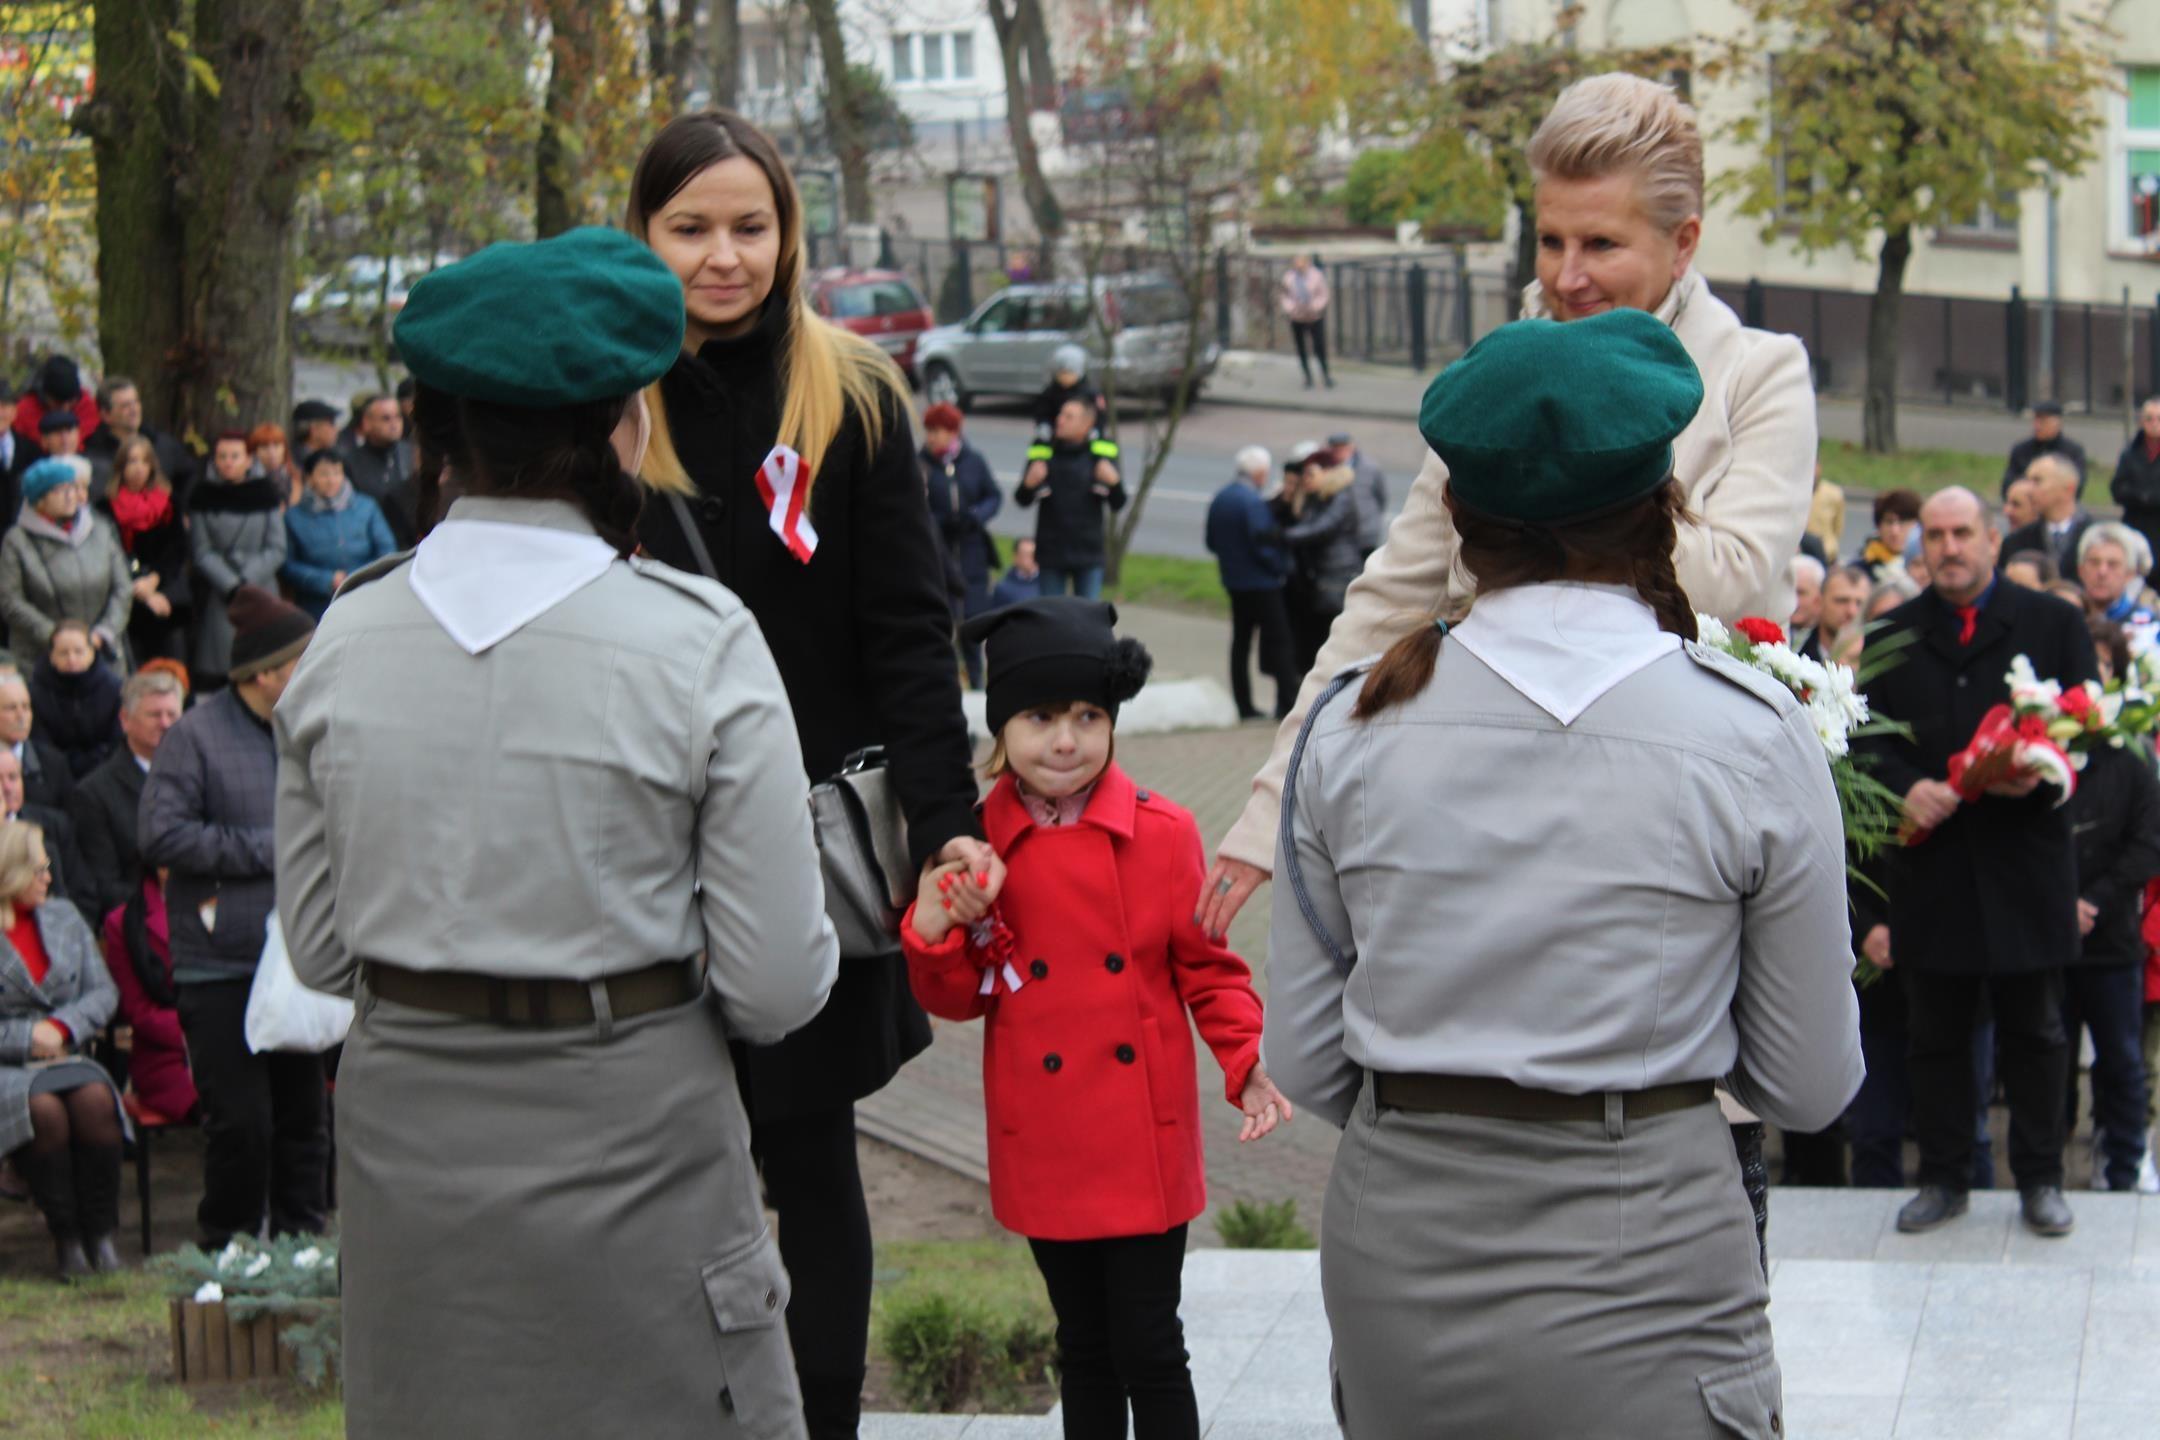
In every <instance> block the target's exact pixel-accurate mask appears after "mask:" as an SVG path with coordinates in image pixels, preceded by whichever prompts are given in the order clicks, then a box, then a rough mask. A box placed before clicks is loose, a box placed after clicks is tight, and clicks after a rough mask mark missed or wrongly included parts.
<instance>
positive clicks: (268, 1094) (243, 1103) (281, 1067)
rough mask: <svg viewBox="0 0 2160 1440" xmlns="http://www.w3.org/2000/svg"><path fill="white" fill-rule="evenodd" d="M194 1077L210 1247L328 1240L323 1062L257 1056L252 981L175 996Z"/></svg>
mask: <svg viewBox="0 0 2160 1440" xmlns="http://www.w3.org/2000/svg"><path fill="white" fill-rule="evenodd" d="M176 999H177V1007H176V1008H177V1009H178V1010H179V1012H180V1029H181V1031H182V1032H183V1033H184V1034H185V1035H186V1036H187V1048H188V1068H189V1069H190V1070H192V1071H193V1072H194V1075H195V1091H196V1093H197V1094H198V1095H200V1096H201V1097H202V1117H203V1131H204V1133H205V1135H206V1137H207V1138H208V1141H209V1144H208V1146H207V1147H206V1149H205V1150H204V1153H203V1198H202V1204H200V1205H199V1206H197V1207H196V1210H195V1220H196V1225H197V1227H198V1228H199V1229H200V1230H201V1231H202V1239H203V1243H204V1245H205V1247H206V1248H207V1247H214V1246H221V1245H223V1244H225V1242H226V1241H228V1240H230V1239H232V1238H233V1236H235V1235H254V1234H257V1233H259V1232H260V1231H261V1229H262V1225H263V1213H264V1210H265V1208H266V1205H267V1209H268V1211H269V1217H270V1233H271V1234H273V1235H297V1234H306V1235H317V1234H320V1233H322V1229H323V1223H324V1220H325V1218H326V1215H327V1212H328V1209H329V1179H328V1177H329V1171H330V1127H329V1122H328V1117H329V1103H328V1092H327V1089H326V1087H325V1086H324V1084H323V1062H322V1057H321V1056H320V1055H284V1054H270V1055H252V1054H249V1053H248V1048H247V1036H246V1032H245V1020H246V1016H247V999H248V982H246V981H245V980H220V981H215V982H212V983H209V984H187V985H180V986H177V987H176Z"/></svg>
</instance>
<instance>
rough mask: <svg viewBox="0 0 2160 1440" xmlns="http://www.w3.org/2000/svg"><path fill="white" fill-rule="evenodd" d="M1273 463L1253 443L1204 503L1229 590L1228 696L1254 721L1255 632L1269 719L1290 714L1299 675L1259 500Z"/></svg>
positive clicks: (1271, 517) (1271, 525)
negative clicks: (1270, 686)
mask: <svg viewBox="0 0 2160 1440" xmlns="http://www.w3.org/2000/svg"><path fill="white" fill-rule="evenodd" d="M1273 467H1274V461H1273V460H1272V459H1271V458H1270V457H1269V455H1268V452H1267V451H1265V450H1263V449H1261V448H1260V447H1259V446H1258V445H1248V446H1246V447H1245V448H1244V449H1243V450H1240V451H1238V454H1237V474H1236V475H1235V476H1233V477H1232V478H1231V481H1230V483H1229V484H1227V485H1225V486H1223V488H1222V489H1220V490H1218V491H1216V492H1215V498H1214V500H1212V501H1210V502H1209V504H1208V512H1207V548H1208V553H1209V554H1211V555H1213V556H1214V557H1215V565H1216V568H1217V569H1218V570H1219V571H1220V572H1221V574H1222V586H1223V589H1225V590H1227V591H1228V592H1229V593H1230V694H1231V696H1232V697H1233V698H1235V699H1236V701H1237V708H1238V718H1239V719H1240V720H1257V719H1259V718H1260V715H1261V712H1260V711H1259V710H1258V709H1256V708H1255V707H1254V705H1253V701H1252V672H1251V670H1250V669H1249V668H1248V662H1249V661H1250V660H1251V658H1252V642H1253V636H1254V635H1256V634H1257V635H1258V636H1259V637H1260V673H1261V674H1263V675H1267V676H1270V677H1272V678H1273V679H1274V681H1275V718H1276V719H1278V720H1280V719H1282V718H1283V716H1285V715H1288V714H1289V713H1290V710H1291V707H1292V706H1293V705H1294V704H1295V703H1296V701H1297V692H1298V683H1299V681H1301V680H1302V679H1303V678H1304V676H1303V674H1302V673H1301V672H1300V671H1299V670H1298V668H1297V655H1296V652H1295V648H1294V647H1293V646H1292V644H1291V640H1290V612H1289V611H1288V610H1286V609H1284V608H1283V582H1284V581H1285V580H1287V579H1289V577H1290V557H1289V556H1288V555H1287V554H1286V553H1284V551H1283V549H1282V547H1281V546H1279V545H1277V544H1276V543H1275V537H1276V533H1277V531H1276V526H1275V513H1274V512H1273V511H1272V510H1270V509H1268V505H1267V501H1265V500H1263V499H1261V498H1260V492H1261V491H1262V490H1263V489H1265V488H1266V486H1267V481H1268V474H1269V472H1270V471H1271V470H1272V469H1273Z"/></svg>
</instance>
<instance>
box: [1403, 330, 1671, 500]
mask: <svg viewBox="0 0 2160 1440" xmlns="http://www.w3.org/2000/svg"><path fill="white" fill-rule="evenodd" d="M1702 397H1703V387H1702V376H1701V375H1700V374H1699V373H1697V371H1696V369H1695V362H1694V361H1693V360H1691V359H1689V358H1688V353H1687V350H1686V348H1685V347H1684V346H1682V345H1681V343H1680V339H1679V337H1678V336H1676V335H1674V334H1673V332H1672V328H1671V327H1670V326H1668V325H1666V324H1664V323H1663V322H1662V321H1660V320H1658V319H1657V318H1656V317H1655V316H1653V315H1649V314H1647V313H1645V312H1643V311H1641V310H1608V311H1606V312H1605V313H1604V314H1602V315H1592V316H1590V317H1589V318H1587V319H1584V320H1573V321H1569V322H1568V323H1566V324H1562V323H1560V322H1559V321H1557V320H1518V321H1516V322H1514V323H1513V324H1511V325H1503V326H1501V327H1500V328H1499V329H1497V330H1495V331H1493V332H1492V333H1491V334H1489V335H1487V336H1486V337H1485V338H1484V339H1482V340H1480V341H1478V343H1477V344H1475V345H1473V346H1471V347H1470V349H1469V351H1468V353H1466V354H1465V355H1464V356H1463V357H1462V358H1461V359H1460V360H1457V361H1456V362H1455V363H1454V364H1452V365H1450V366H1448V367H1447V369H1445V370H1443V371H1441V372H1440V374H1439V375H1438V376H1437V377H1435V378H1434V380H1433V383H1432V385H1431V386H1430V387H1429V388H1427V390H1426V391H1425V404H1424V406H1423V407H1422V408H1421V409H1420V410H1419V411H1418V429H1419V430H1420V431H1421V432H1423V434H1424V436H1425V443H1426V444H1427V445H1430V446H1431V447H1432V449H1433V453H1434V454H1436V455H1438V456H1439V457H1440V458H1441V459H1442V460H1444V461H1445V462H1447V467H1448V489H1449V491H1450V492H1452V493H1453V494H1454V496H1455V498H1456V499H1457V500H1459V501H1461V502H1462V503H1463V504H1464V505H1466V506H1468V507H1469V508H1471V509H1472V510H1475V511H1478V512H1479V513H1480V514H1484V515H1490V516H1493V517H1494V518H1496V519H1501V520H1521V521H1527V522H1533V523H1539V524H1551V523H1556V522H1559V521H1564V520H1571V519H1577V518H1581V517H1587V516H1590V515H1592V514H1595V513H1598V512H1600V511H1605V510H1610V509H1614V508H1616V507H1618V506H1622V505H1625V504H1627V503H1628V502H1629V501H1631V500H1639V499H1641V498H1642V497H1643V496H1645V495H1648V494H1649V493H1650V492H1651V491H1653V490H1655V489H1657V487H1658V486H1660V485H1662V484H1664V483H1665V480H1666V478H1667V477H1668V476H1670V475H1671V474H1672V467H1673V452H1672V442H1673V437H1674V436H1676V435H1678V434H1679V433H1680V432H1681V431H1682V430H1685V429H1686V428H1687V425H1688V422H1689V421H1690V420H1692V419H1694V418H1695V411H1696V410H1697V408H1699V407H1700V406H1701V404H1702Z"/></svg>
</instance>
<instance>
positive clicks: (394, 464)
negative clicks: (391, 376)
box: [342, 395, 420, 550]
mask: <svg viewBox="0 0 2160 1440" xmlns="http://www.w3.org/2000/svg"><path fill="white" fill-rule="evenodd" d="M404 438H405V421H404V417H403V416H401V415H400V414H399V413H398V402H397V397H396V396H394V395H374V396H370V397H368V400H367V403H366V404H365V405H363V406H362V407H360V421H359V429H358V430H356V431H355V432H354V434H353V439H352V443H351V444H350V445H348V446H346V447H345V449H344V451H343V452H342V453H343V455H344V458H345V478H346V479H348V480H350V481H352V485H353V489H355V490H357V491H359V492H360V493H361V494H363V495H365V496H367V497H368V498H369V499H371V500H373V501H374V502H375V503H376V504H377V505H380V506H381V507H382V512H383V518H384V519H385V520H388V521H389V522H390V534H391V536H392V537H393V538H394V539H395V540H396V541H397V545H398V549H400V550H409V549H411V548H412V544H413V536H414V533H415V531H414V525H415V523H416V520H417V517H418V515H419V510H418V505H419V500H420V495H419V491H418V490H417V488H416V487H415V482H414V479H413V473H412V469H411V466H410V465H409V463H408V459H407V454H406V450H405V447H404V446H403V445H402V444H400V443H399V442H400V441H402V440H403V439H404Z"/></svg>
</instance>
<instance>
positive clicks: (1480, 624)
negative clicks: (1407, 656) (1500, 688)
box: [1448, 582, 1680, 725]
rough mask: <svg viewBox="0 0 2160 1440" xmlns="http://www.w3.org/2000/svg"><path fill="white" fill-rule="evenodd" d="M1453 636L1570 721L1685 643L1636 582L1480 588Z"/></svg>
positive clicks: (1550, 712) (1529, 695) (1525, 692)
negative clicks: (1663, 624)
mask: <svg viewBox="0 0 2160 1440" xmlns="http://www.w3.org/2000/svg"><path fill="white" fill-rule="evenodd" d="M1448 639H1449V640H1451V641H1454V642H1456V643H1459V644H1460V645H1461V646H1462V647H1463V648H1464V649H1465V650H1468V651H1469V652H1470V653H1471V654H1473V655H1475V656H1477V658H1478V659H1480V660H1482V661H1484V662H1485V664H1486V665H1487V666H1488V667H1490V668H1491V670H1492V671H1493V673H1494V674H1496V675H1498V676H1499V677H1500V678H1501V679H1503V680H1505V681H1507V683H1508V684H1510V685H1512V686H1514V687H1515V688H1516V689H1517V690H1519V691H1521V692H1522V694H1523V695H1524V697H1525V698H1527V699H1528V700H1529V701H1530V702H1531V703H1533V704H1534V705H1536V706H1537V707H1538V708H1539V709H1540V710H1543V711H1544V712H1545V713H1546V714H1548V715H1550V716H1552V717H1553V719H1555V720H1558V721H1559V722H1560V723H1561V724H1563V725H1572V724H1574V723H1575V717H1576V716H1578V715H1580V714H1582V713H1583V711H1585V710H1587V709H1589V708H1590V705H1591V703H1592V702H1593V701H1595V700H1597V699H1598V697H1599V696H1601V695H1603V694H1605V692H1606V691H1608V690H1610V689H1612V688H1613V687H1614V686H1615V685H1618V684H1619V683H1620V682H1621V681H1623V680H1625V679H1627V678H1628V677H1629V676H1630V675H1633V674H1634V673H1635V672H1636V671H1638V670H1641V669H1643V668H1645V667H1646V666H1648V665H1650V664H1652V663H1653V662H1655V661H1657V660H1660V659H1663V658H1664V657H1665V656H1667V655H1670V654H1672V653H1673V652H1674V651H1675V650H1678V649H1679V648H1680V637H1679V636H1677V635H1673V634H1668V633H1667V632H1666V631H1663V630H1660V629H1658V623H1657V615H1656V613H1655V612H1654V611H1652V610H1651V608H1650V607H1649V606H1648V605H1647V604H1645V603H1643V599H1642V597H1641V596H1640V595H1638V594H1636V593H1635V591H1634V589H1633V588H1631V587H1629V586H1625V585H1587V584H1581V583H1575V582H1555V583H1551V584H1545V585H1524V586H1520V587H1517V588H1515V589H1512V590H1496V591H1494V592H1493V593H1492V594H1490V595H1480V596H1479V597H1478V598H1477V603H1476V604H1475V605H1473V606H1472V607H1471V610H1470V614H1469V617H1468V618H1467V619H1465V620H1464V621H1463V622H1462V623H1461V624H1460V625H1457V626H1455V627H1454V628H1453V629H1451V630H1450V631H1448Z"/></svg>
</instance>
